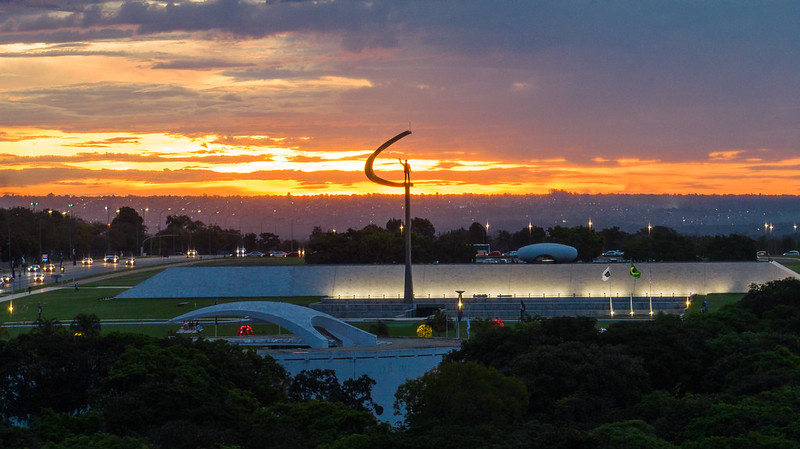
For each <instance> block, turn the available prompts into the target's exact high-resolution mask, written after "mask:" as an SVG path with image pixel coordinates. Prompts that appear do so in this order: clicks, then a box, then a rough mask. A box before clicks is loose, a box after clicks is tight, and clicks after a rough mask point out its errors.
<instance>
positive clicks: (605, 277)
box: [600, 267, 611, 282]
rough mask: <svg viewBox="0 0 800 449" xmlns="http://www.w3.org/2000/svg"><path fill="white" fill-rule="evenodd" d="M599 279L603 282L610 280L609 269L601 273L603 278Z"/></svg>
mask: <svg viewBox="0 0 800 449" xmlns="http://www.w3.org/2000/svg"><path fill="white" fill-rule="evenodd" d="M600 279H602V280H603V282H606V281H608V280H609V279H611V267H606V271H604V272H603V276H602V277H601V278H600Z"/></svg>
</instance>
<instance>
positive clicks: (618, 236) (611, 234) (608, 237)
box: [600, 226, 629, 250]
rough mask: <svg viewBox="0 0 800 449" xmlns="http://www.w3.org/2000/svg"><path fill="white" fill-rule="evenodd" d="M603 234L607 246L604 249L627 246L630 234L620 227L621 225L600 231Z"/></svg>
mask: <svg viewBox="0 0 800 449" xmlns="http://www.w3.org/2000/svg"><path fill="white" fill-rule="evenodd" d="M600 235H602V236H603V241H604V242H605V246H604V248H603V249H605V250H610V249H620V248H622V247H624V246H625V241H626V240H627V239H628V236H629V234H628V233H627V232H625V231H622V230H620V229H619V226H614V227H613V228H606V229H603V230H602V231H600Z"/></svg>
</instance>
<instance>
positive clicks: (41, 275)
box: [33, 271, 44, 282]
mask: <svg viewBox="0 0 800 449" xmlns="http://www.w3.org/2000/svg"><path fill="white" fill-rule="evenodd" d="M33 282H44V273H42V272H41V271H37V272H36V273H33Z"/></svg>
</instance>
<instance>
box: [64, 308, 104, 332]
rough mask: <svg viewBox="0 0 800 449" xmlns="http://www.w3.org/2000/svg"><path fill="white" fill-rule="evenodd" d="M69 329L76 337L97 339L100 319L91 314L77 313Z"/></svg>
mask: <svg viewBox="0 0 800 449" xmlns="http://www.w3.org/2000/svg"><path fill="white" fill-rule="evenodd" d="M69 329H70V331H71V332H72V333H73V335H76V336H81V337H87V338H92V337H97V336H99V335H100V318H99V317H98V316H97V315H95V314H93V313H90V314H85V313H79V314H78V315H76V316H75V318H74V319H73V320H72V323H71V324H70V325H69Z"/></svg>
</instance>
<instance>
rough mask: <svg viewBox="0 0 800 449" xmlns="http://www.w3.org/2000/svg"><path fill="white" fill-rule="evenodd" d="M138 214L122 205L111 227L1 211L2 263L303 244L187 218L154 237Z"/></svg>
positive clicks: (168, 223)
mask: <svg viewBox="0 0 800 449" xmlns="http://www.w3.org/2000/svg"><path fill="white" fill-rule="evenodd" d="M140 212H142V211H137V210H136V209H134V208H132V207H127V206H123V207H120V208H119V209H117V210H115V211H110V212H109V221H108V222H107V223H102V222H94V223H89V222H86V221H85V220H83V219H82V218H80V217H76V216H74V215H73V214H72V213H71V210H70V209H67V210H64V211H58V210H55V209H44V210H35V209H32V208H27V207H14V208H10V209H0V257H1V259H0V260H2V261H4V262H9V261H10V260H11V259H13V260H14V261H15V262H16V263H17V264H19V265H21V264H22V261H23V260H25V261H28V262H29V263H38V261H39V260H40V257H41V255H42V254H48V256H49V257H50V259H51V261H56V262H62V263H76V262H80V260H81V259H83V258H84V257H101V256H103V255H105V254H118V255H119V254H122V255H125V256H136V255H140V254H142V253H146V254H156V255H165V256H166V255H172V254H177V253H185V252H186V251H187V250H189V249H194V250H197V251H198V252H199V253H200V254H218V253H224V254H228V253H234V252H235V251H236V249H237V248H239V247H244V248H249V249H250V250H260V251H264V252H266V251H272V250H284V251H289V250H290V249H297V248H298V247H299V245H300V244H299V242H297V241H291V240H281V239H280V237H279V236H278V235H275V234H273V233H270V232H262V233H260V234H258V235H256V234H255V233H242V232H241V231H240V230H238V229H230V228H223V227H220V226H219V225H211V224H206V223H203V222H202V221H200V220H193V219H192V218H191V217H189V216H188V215H167V217H166V219H165V221H164V226H163V229H162V228H161V226H159V229H157V230H156V231H155V232H151V230H150V229H148V227H147V226H146V225H145V224H144V219H143V218H142V215H141V214H140ZM112 217H113V218H112Z"/></svg>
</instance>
